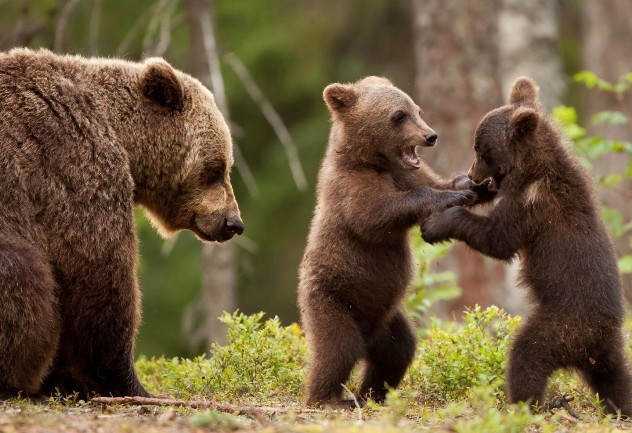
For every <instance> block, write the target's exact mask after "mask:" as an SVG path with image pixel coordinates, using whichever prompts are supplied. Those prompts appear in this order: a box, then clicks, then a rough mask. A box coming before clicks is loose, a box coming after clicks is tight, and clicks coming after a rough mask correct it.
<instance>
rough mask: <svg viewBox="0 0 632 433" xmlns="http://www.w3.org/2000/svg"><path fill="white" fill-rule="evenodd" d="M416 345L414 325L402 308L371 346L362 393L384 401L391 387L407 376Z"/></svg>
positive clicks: (364, 396) (368, 351)
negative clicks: (412, 325) (412, 326)
mask: <svg viewBox="0 0 632 433" xmlns="http://www.w3.org/2000/svg"><path fill="white" fill-rule="evenodd" d="M415 346H416V338H415V334H414V332H413V330H412V328H411V325H410V323H409V322H408V319H407V318H406V316H405V315H404V313H403V312H401V311H398V312H397V313H396V314H395V316H394V317H393V318H392V319H391V320H390V322H389V323H388V324H387V325H386V326H385V327H384V328H383V329H381V330H380V331H379V332H378V334H377V335H376V336H375V337H374V339H373V340H371V341H370V343H369V345H368V349H367V355H366V368H365V370H364V376H363V379H362V386H361V388H360V395H361V396H362V397H363V398H371V399H373V400H374V401H376V402H380V403H381V402H383V401H384V399H385V398H386V393H387V392H388V388H395V387H396V386H397V385H399V382H400V381H401V380H402V378H403V377H404V374H405V373H406V369H408V366H409V365H410V363H411V362H412V360H413V357H414V355H415Z"/></svg>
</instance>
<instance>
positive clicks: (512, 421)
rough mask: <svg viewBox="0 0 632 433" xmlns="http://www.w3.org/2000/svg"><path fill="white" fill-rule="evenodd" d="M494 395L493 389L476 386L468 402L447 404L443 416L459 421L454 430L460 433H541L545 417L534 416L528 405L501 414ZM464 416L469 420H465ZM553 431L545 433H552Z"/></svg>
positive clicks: (512, 408)
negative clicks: (536, 428) (531, 431)
mask: <svg viewBox="0 0 632 433" xmlns="http://www.w3.org/2000/svg"><path fill="white" fill-rule="evenodd" d="M495 393H496V388H495V386H494V385H491V384H487V385H480V386H477V387H475V388H473V389H472V390H471V391H470V392H469V393H468V399H467V402H456V403H450V404H448V405H447V406H446V407H445V408H444V409H442V410H441V413H442V416H443V417H445V418H446V419H455V420H456V422H454V423H453V425H451V430H453V431H455V432H457V433H478V432H494V433H519V432H524V431H527V428H529V427H530V428H531V429H533V428H534V427H535V426H538V427H539V429H540V430H538V431H542V430H541V429H542V428H543V427H544V425H545V424H544V418H543V417H542V416H537V415H534V414H532V413H531V411H530V409H529V407H528V405H526V404H520V405H514V406H510V407H507V408H506V410H499V409H498V408H497V406H498V401H497V398H496V396H495ZM464 414H468V415H470V416H467V417H464V416H463V415H464ZM459 415H461V416H459ZM551 427H552V426H549V429H548V430H545V431H551Z"/></svg>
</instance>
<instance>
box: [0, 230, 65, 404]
mask: <svg viewBox="0 0 632 433" xmlns="http://www.w3.org/2000/svg"><path fill="white" fill-rule="evenodd" d="M56 291H57V289H56V283H55V280H54V278H53V275H52V271H51V269H50V265H49V264H48V261H47V260H46V258H45V256H44V254H43V253H42V251H41V250H40V249H38V248H37V247H35V246H34V245H32V244H31V243H29V242H28V241H26V240H24V239H22V238H19V237H16V236H8V235H1V234H0V306H1V307H0V398H1V397H10V396H14V395H16V394H17V393H19V392H23V393H26V394H31V395H33V394H37V393H38V392H39V388H40V384H41V382H42V380H43V379H44V377H45V375H46V374H47V372H48V370H49V368H50V366H51V364H52V362H53V359H54V357H55V353H56V351H57V344H58V341H59V333H60V313H59V305H58V300H57V294H56Z"/></svg>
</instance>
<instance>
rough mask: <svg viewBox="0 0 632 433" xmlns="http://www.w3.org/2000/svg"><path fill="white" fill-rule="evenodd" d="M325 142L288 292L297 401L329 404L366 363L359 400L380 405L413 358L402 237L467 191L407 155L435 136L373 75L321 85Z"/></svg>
mask: <svg viewBox="0 0 632 433" xmlns="http://www.w3.org/2000/svg"><path fill="white" fill-rule="evenodd" d="M324 98H325V102H326V103H327V106H328V107H329V110H330V111H331V114H332V122H333V124H332V129H331V134H330V137H329V145H328V148H327V152H326V155H325V157H324V160H323V163H322V166H321V169H320V173H319V177H318V191H317V193H318V197H317V200H318V203H317V206H316V211H315V214H314V219H313V221H312V225H311V230H310V234H309V238H308V241H307V247H306V251H305V255H304V257H303V262H302V264H301V269H300V282H299V288H298V295H299V299H298V301H299V306H300V309H301V317H302V321H303V325H304V327H305V331H306V333H307V337H308V341H309V349H310V371H309V378H308V397H307V403H308V404H313V403H320V404H329V403H336V402H337V401H338V400H339V399H340V398H341V394H342V390H343V388H342V384H343V383H344V382H345V381H346V380H347V379H348V377H349V374H350V372H351V370H352V368H353V367H354V365H355V364H356V362H357V361H358V360H360V359H363V360H364V361H366V365H365V369H364V375H363V378H362V385H361V389H360V396H361V397H362V398H369V397H370V398H373V399H374V400H376V401H382V400H383V399H384V397H385V396H386V392H387V386H388V387H396V386H397V385H398V384H399V382H400V380H401V379H402V377H403V375H404V373H405V371H406V369H407V367H408V365H409V364H410V362H411V360H412V358H413V355H414V351H415V335H414V333H413V331H412V330H411V326H410V324H409V323H408V319H407V318H406V315H405V314H404V312H403V310H402V306H401V301H402V297H403V296H404V292H405V290H406V288H407V286H408V284H409V283H410V280H411V277H412V272H413V264H412V257H411V250H410V245H409V241H408V230H409V229H410V228H411V227H413V226H414V225H416V224H419V223H420V221H422V220H423V219H424V218H427V217H428V216H429V215H430V214H431V213H432V212H438V211H441V210H443V209H446V208H448V207H450V206H456V205H463V204H466V203H468V202H470V201H471V200H472V199H473V198H474V197H475V194H474V192H472V191H471V190H466V191H441V190H449V189H454V188H455V187H458V188H465V187H470V186H472V184H471V182H470V181H469V179H467V177H466V176H465V175H463V176H462V177H460V178H455V179H454V180H452V181H443V180H442V179H441V178H439V177H438V176H437V175H436V174H435V173H434V172H432V171H431V170H430V169H429V168H428V167H427V166H426V165H425V164H423V162H422V161H421V160H420V159H419V157H418V156H417V154H416V152H415V149H416V147H417V146H432V145H434V144H435V142H436V140H437V134H436V133H435V132H434V131H433V130H432V129H430V128H429V127H428V125H426V123H425V122H424V121H423V120H422V118H421V117H420V109H419V107H418V106H417V105H416V104H415V103H414V102H413V101H412V99H410V97H409V96H408V95H406V94H405V93H404V92H402V91H401V90H399V89H397V88H396V87H394V86H393V85H392V84H391V83H390V82H389V81H388V80H386V79H383V78H376V77H368V78H365V79H363V80H361V81H358V82H356V83H354V84H331V85H329V86H327V88H326V89H325V91H324Z"/></svg>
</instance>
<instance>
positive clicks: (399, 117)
mask: <svg viewBox="0 0 632 433" xmlns="http://www.w3.org/2000/svg"><path fill="white" fill-rule="evenodd" d="M392 119H393V122H395V123H396V124H399V123H402V122H403V121H404V119H406V113H404V112H403V111H402V110H397V111H396V112H395V114H393V117H392Z"/></svg>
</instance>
